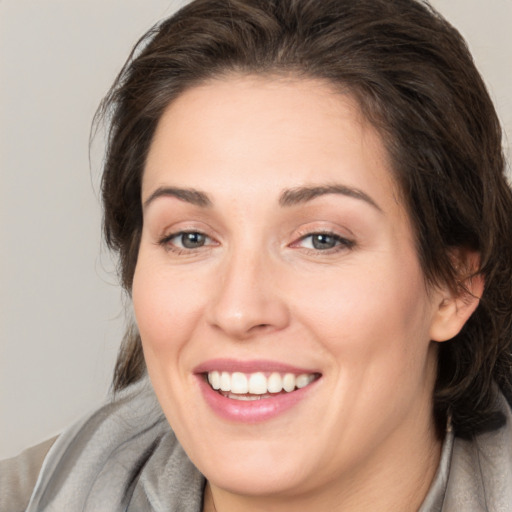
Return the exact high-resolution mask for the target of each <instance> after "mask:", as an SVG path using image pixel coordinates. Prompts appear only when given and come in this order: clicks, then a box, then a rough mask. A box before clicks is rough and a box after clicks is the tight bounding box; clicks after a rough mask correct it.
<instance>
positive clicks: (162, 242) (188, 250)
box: [158, 230, 355, 255]
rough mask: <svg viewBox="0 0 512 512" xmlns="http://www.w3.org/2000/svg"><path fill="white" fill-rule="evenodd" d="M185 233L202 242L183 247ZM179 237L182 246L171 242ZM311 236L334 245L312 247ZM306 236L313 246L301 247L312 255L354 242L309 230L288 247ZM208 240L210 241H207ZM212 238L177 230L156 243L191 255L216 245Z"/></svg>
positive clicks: (337, 249) (339, 248)
mask: <svg viewBox="0 0 512 512" xmlns="http://www.w3.org/2000/svg"><path fill="white" fill-rule="evenodd" d="M187 235H196V236H199V237H204V240H205V242H204V244H203V245H200V246H198V247H188V248H187V247H183V241H184V239H183V237H185V236H187ZM180 237H181V244H182V247H179V246H177V245H176V244H175V243H172V240H173V239H179V238H180ZM313 237H328V238H330V239H331V240H332V241H333V243H334V246H333V247H329V248H326V249H319V248H318V247H314V245H315V242H314V238H313ZM308 238H310V239H311V245H312V246H313V247H303V250H305V251H307V253H310V254H313V255H328V254H334V253H338V252H342V251H345V250H349V249H352V248H353V247H354V246H355V242H354V241H353V240H349V239H348V238H345V237H342V236H340V235H338V234H336V233H333V232H332V231H314V232H309V233H307V234H304V235H302V236H301V237H300V238H299V239H298V240H297V241H295V242H293V243H292V244H290V247H292V248H298V247H300V244H301V243H303V242H304V241H305V240H307V239H308ZM208 241H210V243H208ZM212 241H213V239H212V238H211V237H209V236H208V235H206V234H205V233H202V232H201V231H192V230H191V231H178V232H176V233H171V234H169V235H167V236H165V237H163V238H162V239H161V240H159V242H158V244H159V245H161V246H162V247H164V248H165V249H166V250H167V251H170V252H173V253H175V254H177V255H191V254H194V253H196V252H197V251H200V250H204V249H209V248H211V246H212V245H218V244H217V243H216V242H214V243H213V244H212V243H211V242H212Z"/></svg>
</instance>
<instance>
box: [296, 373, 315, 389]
mask: <svg viewBox="0 0 512 512" xmlns="http://www.w3.org/2000/svg"><path fill="white" fill-rule="evenodd" d="M314 378H315V376H314V375H307V374H306V373H303V374H302V375H299V376H298V377H297V378H296V379H295V385H296V386H297V387H298V388H299V389H300V388H305V387H306V386H307V385H308V384H310V383H311V382H313V380H314Z"/></svg>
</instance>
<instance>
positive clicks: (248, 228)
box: [133, 76, 476, 512]
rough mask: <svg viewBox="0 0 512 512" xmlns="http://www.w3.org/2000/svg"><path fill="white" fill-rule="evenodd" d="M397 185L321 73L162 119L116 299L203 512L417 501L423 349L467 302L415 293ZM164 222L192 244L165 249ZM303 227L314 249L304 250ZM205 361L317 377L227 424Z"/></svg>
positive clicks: (423, 450) (196, 101) (378, 148)
mask: <svg viewBox="0 0 512 512" xmlns="http://www.w3.org/2000/svg"><path fill="white" fill-rule="evenodd" d="M333 184H336V185H337V186H342V187H345V188H344V189H338V191H337V192H336V193H323V194H319V195H317V196H316V197H314V198H309V199H308V200H305V199H304V198H303V200H302V201H300V202H295V203H293V204H287V205H284V204H283V197H282V196H283V192H284V191H286V190H294V189H296V188H297V187H325V186H327V185H333ZM162 187H178V188H180V189H194V190H196V191H201V192H202V193H204V194H206V195H207V196H208V202H209V205H204V204H203V205H201V204H194V202H197V201H196V199H197V198H195V199H193V198H191V196H190V194H189V195H183V194H181V196H180V197H176V196H175V195H172V194H165V193H161V191H162ZM340 190H342V191H344V193H339V191H340ZM347 190H349V191H350V194H347V193H346V192H347ZM399 196H400V194H399V192H398V190H397V188H396V185H395V183H394V181H393V178H392V173H391V170H390V165H389V161H388V157H387V153H386V151H385V149H384V146H383V143H382V140H381V138H380V136H379V135H378V133H377V132H376V131H375V130H374V128H373V127H372V126H371V125H369V124H368V123H367V122H366V121H365V120H364V119H363V117H362V115H361V113H360V111H359V108H358V106H357V104H356V103H355V101H354V100H353V99H352V98H351V97H349V96H347V95H342V94H339V93H337V92H335V91H334V90H333V89H332V88H331V87H330V86H329V85H328V84H325V83H322V82H318V81H313V80H311V81H309V80H293V79H289V78H288V79H284V78H269V77H267V78H258V77H251V76H245V77H241V76H231V77H228V78H223V79H222V80H215V81H211V82H208V83H206V84H204V85H202V86H198V87H195V88H192V89H190V90H188V91H186V92H185V93H183V94H182V95H181V96H180V97H179V98H178V99H177V100H175V101H174V102H173V103H172V104H171V105H170V106H169V107H168V108H167V110H166V111H165V113H164V115H163V116H162V118H161V120H160V123H159V125H158V128H157V131H156V133H155V136H154V140H153V141H152V144H151V147H150V151H149V155H148V158H147V164H146V168H145V172H144V176H143V183H142V201H143V204H144V224H143V232H142V239H141V244H140V251H139V256H138V262H137V267H136V270H135V276H134V282H133V304H134V310H135V315H136V320H137V324H138V326H139V330H140V333H141V338H142V342H143V348H144V354H145V358H146V362H147V367H148V372H149V375H150V378H151V381H152V383H153V386H154V388H155V391H156V394H157V396H158V399H159V401H160V403H161V405H162V408H163V411H164V413H165V415H166V417H167V419H168V420H169V423H170V424H171V426H172V427H173V429H174V431H175V432H176V435H177V436H178V439H179V440H180V442H181V443H182V445H183V447H184V449H185V451H186V452H187V454H188V455H189V457H190V458H191V460H192V461H193V462H194V464H195V465H196V466H197V467H198V468H199V470H200V471H201V472H202V473H203V474H204V475H205V476H206V478H207V479H208V486H207V489H206V493H205V510H214V508H213V502H214V503H215V509H216V510H217V511H218V512H228V511H235V510H238V511H239V510H246V511H252V510H267V511H275V512H277V511H280V510H297V511H301V510H316V511H323V510H325V511H337V510H343V511H359V510H366V511H367V510H378V511H387V510H389V511H394V512H397V511H401V510H404V511H405V510H407V511H411V510H416V509H417V508H418V507H419V506H420V504H421V502H422V501H423V499H424V497H425V495H426V493H427V491H428V488H429V486H430V483H431V480H432V478H433V476H434V474H435V471H436V468H437V465H438V461H439V454H440V444H441V441H440V440H439V439H438V438H437V437H436V435H435V429H434V426H433V418H432V399H431V397H432V390H433V385H434V381H435V372H436V343H434V342H433V341H432V340H435V341H444V340H447V339H449V338H451V337H452V336H453V335H455V334H456V333H457V332H458V330H460V328H461V327H462V325H463V324H464V322H465V320H466V319H467V317H468V316H469V315H470V314H471V312H472V310H473V309H474V307H476V304H472V303H471V301H468V300H466V301H460V300H459V298H457V297H453V296H452V295H451V293H450V291H449V290H447V289H443V288H436V289H432V288H428V287H427V286H426V284H425V282H424V276H423V273H422V270H421V268H420V264H419V260H418V256H417V254H416V250H415V245H414V236H413V231H412V228H411V225H410V222H409V218H408V215H407V213H406V212H405V210H404V208H403V206H402V204H401V202H400V200H399ZM191 201H192V202H191ZM183 231H186V232H194V233H201V234H204V235H205V237H204V238H203V239H202V240H203V241H204V244H203V245H200V244H199V245H198V246H197V247H195V248H186V247H184V246H183V244H182V241H183V239H182V237H181V235H180V233H182V232H183ZM319 232H320V233H329V234H331V235H329V236H331V237H332V238H328V241H329V242H332V247H330V248H327V249H325V247H324V246H322V248H320V249H318V248H315V246H314V245H313V242H312V240H313V239H312V237H311V235H312V234H314V233H319ZM215 358H230V359H236V360H242V361H247V360H254V359H269V360H272V361H278V362H283V363H287V364H291V365H294V366H298V367H302V368H308V369H314V370H315V371H318V372H319V373H321V378H320V379H319V380H318V381H317V382H315V384H314V387H312V388H311V390H310V392H308V393H307V394H305V396H304V398H303V399H302V400H300V401H299V402H298V403H297V404H295V405H294V406H293V407H292V408H290V409H289V410H287V411H285V412H284V413H282V414H280V415H279V416H277V417H274V418H271V419H269V420H267V421H263V422H258V423H253V424H243V423H239V422H232V421H228V420H226V419H225V418H221V417H219V416H218V415H216V414H215V413H214V412H213V410H212V409H211V408H210V407H209V406H208V405H207V403H206V402H205V400H204V398H203V395H202V393H201V391H200V386H199V384H198V377H197V375H194V372H193V369H194V368H195V367H196V366H197V365H198V364H200V363H202V362H204V361H206V360H210V359H215Z"/></svg>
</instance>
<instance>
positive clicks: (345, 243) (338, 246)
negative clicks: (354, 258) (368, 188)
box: [291, 231, 355, 255]
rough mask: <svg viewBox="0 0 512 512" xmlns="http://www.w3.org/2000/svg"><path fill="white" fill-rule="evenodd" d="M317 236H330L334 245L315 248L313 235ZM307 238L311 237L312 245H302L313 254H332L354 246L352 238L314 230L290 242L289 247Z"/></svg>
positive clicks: (295, 245)
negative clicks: (325, 247)
mask: <svg viewBox="0 0 512 512" xmlns="http://www.w3.org/2000/svg"><path fill="white" fill-rule="evenodd" d="M319 236H324V237H329V238H331V239H332V240H333V241H334V243H335V245H334V246H333V247H330V248H327V249H318V248H315V247H314V238H313V237H319ZM308 238H311V239H312V242H311V245H313V247H304V248H303V249H305V250H306V251H308V252H310V253H311V254H314V255H323V254H326V255H327V254H334V253H338V252H341V251H345V250H348V249H352V248H353V247H354V246H355V242H354V241H353V240H349V239H348V238H345V237H342V236H340V235H338V234H336V233H333V232H332V231H314V232H312V233H307V234H305V235H303V236H301V237H300V238H299V239H298V240H297V241H296V242H293V243H292V244H291V247H297V246H298V245H299V244H300V243H301V242H304V241H305V240H307V239H308Z"/></svg>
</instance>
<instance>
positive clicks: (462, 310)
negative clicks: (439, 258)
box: [430, 249, 485, 341]
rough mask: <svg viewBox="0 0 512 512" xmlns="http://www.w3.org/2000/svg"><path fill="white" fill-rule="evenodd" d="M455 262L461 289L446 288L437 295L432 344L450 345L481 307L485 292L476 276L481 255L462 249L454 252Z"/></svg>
mask: <svg viewBox="0 0 512 512" xmlns="http://www.w3.org/2000/svg"><path fill="white" fill-rule="evenodd" d="M452 258H453V259H454V263H455V266H456V268H457V269H459V276H460V277H459V279H458V283H459V286H458V287H457V288H458V289H457V290H452V289H450V287H449V286H447V285H446V286H444V287H441V288H437V289H436V291H435V293H434V301H435V302H434V314H433V318H432V322H431V325H430V339H431V340H433V341H447V340H450V339H451V338H453V337H454V336H456V335H457V334H459V332H460V330H461V329H462V327H463V326H464V324H465V323H466V322H467V320H468V319H469V317H470V316H471V315H472V314H473V312H474V311H475V309H476V308H477V307H478V304H479V303H480V298H481V297H482V294H483V292H484V287H485V281H484V278H483V276H482V274H480V273H477V272H478V270H479V268H480V256H479V254H478V253H476V252H473V251H467V250H462V249H460V250H457V251H454V252H452Z"/></svg>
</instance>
